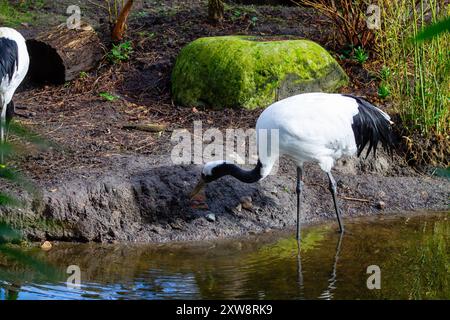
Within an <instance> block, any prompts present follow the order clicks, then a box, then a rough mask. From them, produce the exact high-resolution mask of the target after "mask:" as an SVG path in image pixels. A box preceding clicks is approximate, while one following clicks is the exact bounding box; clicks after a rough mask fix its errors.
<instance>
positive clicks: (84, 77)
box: [80, 71, 88, 79]
mask: <svg viewBox="0 0 450 320" xmlns="http://www.w3.org/2000/svg"><path fill="white" fill-rule="evenodd" d="M87 77H88V74H87V72H85V71H81V72H80V79H86V78H87Z"/></svg>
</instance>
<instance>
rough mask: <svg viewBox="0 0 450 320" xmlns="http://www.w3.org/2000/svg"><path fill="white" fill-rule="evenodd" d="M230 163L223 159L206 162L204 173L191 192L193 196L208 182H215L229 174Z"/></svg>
mask: <svg viewBox="0 0 450 320" xmlns="http://www.w3.org/2000/svg"><path fill="white" fill-rule="evenodd" d="M228 166H229V164H228V163H227V162H225V161H223V160H219V161H212V162H208V163H207V164H205V166H204V167H203V170H202V175H201V177H200V180H199V181H198V183H197V185H196V186H195V187H194V189H193V190H192V192H191V198H193V197H195V195H196V194H198V193H199V192H200V191H202V189H203V188H204V187H205V185H206V184H207V183H210V182H213V181H215V180H217V179H219V178H221V177H223V176H225V175H227V174H228V170H227V169H228Z"/></svg>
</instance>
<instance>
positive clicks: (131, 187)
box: [0, 156, 450, 243]
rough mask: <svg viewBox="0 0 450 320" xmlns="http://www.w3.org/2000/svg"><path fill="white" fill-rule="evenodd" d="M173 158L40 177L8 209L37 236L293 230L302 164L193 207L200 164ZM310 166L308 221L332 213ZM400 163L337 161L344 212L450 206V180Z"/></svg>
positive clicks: (222, 184)
mask: <svg viewBox="0 0 450 320" xmlns="http://www.w3.org/2000/svg"><path fill="white" fill-rule="evenodd" d="M169 163H170V162H169V161H168V159H167V157H153V158H149V157H145V156H114V157H113V158H111V162H110V164H111V167H109V168H104V169H103V170H102V169H97V170H90V171H89V172H88V173H86V172H82V171H81V170H79V169H77V170H78V172H72V173H70V177H69V176H61V177H58V178H56V179H52V181H47V182H45V181H37V182H36V183H37V184H38V185H39V186H40V188H41V189H42V190H43V191H42V194H40V195H34V196H30V195H29V194H26V193H22V194H20V195H19V197H20V198H21V199H22V200H23V201H24V203H25V207H23V208H3V209H1V210H0V219H2V220H5V221H8V222H9V223H11V224H13V225H14V226H15V227H16V228H18V229H20V230H22V232H23V234H24V236H25V237H26V238H27V239H28V240H30V241H42V240H51V241H70V242H90V241H93V242H101V243H117V242H120V243H122V242H143V243H155V242H173V241H198V240H213V239H225V238H234V237H239V236H243V235H246V234H256V233H262V232H268V231H270V230H282V229H283V230H284V229H286V230H289V229H292V230H293V228H294V226H295V206H296V200H295V191H294V190H295V187H294V183H295V181H294V179H295V175H294V174H293V173H294V172H295V168H294V167H293V165H292V164H291V163H290V161H289V160H285V159H283V160H282V161H281V163H280V166H279V169H278V173H277V175H271V176H269V177H268V178H266V179H265V180H263V181H261V182H260V183H257V184H244V183H241V182H239V181H237V180H235V179H233V178H230V177H227V178H224V179H221V180H219V181H216V182H214V183H212V184H210V185H209V186H208V187H207V188H206V192H205V194H206V203H207V207H208V208H207V209H206V208H201V207H200V208H195V207H194V206H193V205H192V203H191V202H190V200H189V198H188V194H189V192H190V191H191V189H192V187H193V186H194V184H195V183H196V181H197V179H198V176H199V173H200V166H195V165H189V166H174V165H168V164H169ZM369 164H370V166H368V165H369ZM386 166H387V167H386ZM305 169H306V170H305V171H306V173H305V175H306V177H305V188H304V196H303V204H302V212H303V224H308V223H315V222H321V221H326V220H331V221H333V220H334V219H335V214H334V210H333V206H332V200H331V196H330V194H329V192H328V188H327V181H326V176H325V175H324V174H323V172H321V170H320V169H319V168H318V167H316V166H314V165H309V166H307V167H306V168H305ZM392 170H393V167H391V164H389V162H387V159H386V158H383V157H379V158H378V159H377V160H376V161H373V160H372V161H371V160H370V159H369V160H366V161H364V160H359V159H358V160H354V159H350V160H345V161H343V162H341V163H340V164H338V165H337V166H336V170H335V173H334V175H335V178H336V180H337V182H338V186H339V190H338V191H339V197H340V203H341V208H342V211H343V219H344V222H345V221H349V220H350V219H351V218H352V217H359V216H366V215H370V216H376V215H392V214H398V213H401V212H414V211H447V210H448V196H449V190H450V181H448V180H446V179H441V178H435V177H433V178H432V177H427V176H420V175H401V174H400V175H394V176H392V175H391V174H390V175H389V176H388V175H386V172H392ZM66 174H67V173H66ZM54 178H55V177H54ZM244 196H246V197H250V198H251V199H252V205H251V206H250V208H247V209H245V208H243V206H242V205H240V199H241V198H242V197H244ZM336 228H337V226H336Z"/></svg>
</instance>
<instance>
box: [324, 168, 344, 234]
mask: <svg viewBox="0 0 450 320" xmlns="http://www.w3.org/2000/svg"><path fill="white" fill-rule="evenodd" d="M327 174H328V179H329V180H330V186H329V188H330V192H331V195H332V196H333V202H334V210H336V217H337V220H338V223H339V232H341V233H342V232H344V225H343V223H342V221H341V210H340V209H339V206H338V203H337V196H336V194H337V184H336V181H335V180H334V178H333V175H332V174H331V172H327Z"/></svg>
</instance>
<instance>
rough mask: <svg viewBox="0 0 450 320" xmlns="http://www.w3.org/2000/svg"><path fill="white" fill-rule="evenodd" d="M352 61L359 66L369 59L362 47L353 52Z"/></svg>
mask: <svg viewBox="0 0 450 320" xmlns="http://www.w3.org/2000/svg"><path fill="white" fill-rule="evenodd" d="M353 59H354V60H355V61H357V62H358V63H360V64H364V63H365V62H366V61H367V60H368V59H369V54H368V53H367V52H366V50H364V48H362V47H357V48H356V49H355V50H354V52H353Z"/></svg>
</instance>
